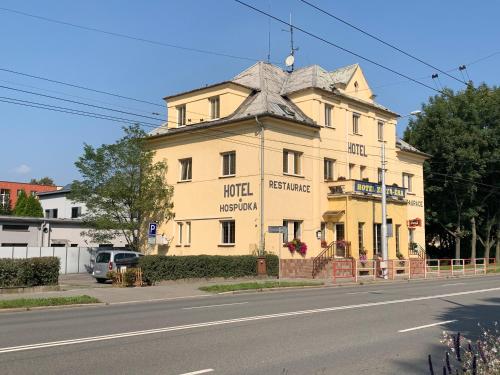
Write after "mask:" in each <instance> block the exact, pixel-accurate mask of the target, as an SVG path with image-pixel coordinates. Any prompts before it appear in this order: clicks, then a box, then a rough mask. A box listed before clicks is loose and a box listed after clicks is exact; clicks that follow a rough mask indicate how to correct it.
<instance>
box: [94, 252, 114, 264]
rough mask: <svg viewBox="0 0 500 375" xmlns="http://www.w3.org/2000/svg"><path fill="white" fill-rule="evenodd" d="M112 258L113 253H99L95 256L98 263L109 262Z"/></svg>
mask: <svg viewBox="0 0 500 375" xmlns="http://www.w3.org/2000/svg"><path fill="white" fill-rule="evenodd" d="M110 259H111V253H99V254H97V257H96V258H95V262H96V263H108V262H109V261H110Z"/></svg>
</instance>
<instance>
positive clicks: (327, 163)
mask: <svg viewBox="0 0 500 375" xmlns="http://www.w3.org/2000/svg"><path fill="white" fill-rule="evenodd" d="M323 165H324V177H325V180H327V181H332V180H333V168H334V166H335V160H332V159H326V158H325V159H324V162H323Z"/></svg>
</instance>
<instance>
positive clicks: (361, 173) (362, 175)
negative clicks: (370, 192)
mask: <svg viewBox="0 0 500 375" xmlns="http://www.w3.org/2000/svg"><path fill="white" fill-rule="evenodd" d="M364 178H366V166H364V165H360V166H359V179H360V180H363V179H364Z"/></svg>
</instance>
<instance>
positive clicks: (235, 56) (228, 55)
mask: <svg viewBox="0 0 500 375" xmlns="http://www.w3.org/2000/svg"><path fill="white" fill-rule="evenodd" d="M0 10H3V11H6V12H10V13H14V14H18V15H21V16H25V17H31V18H36V19H39V20H42V21H46V22H52V23H56V24H59V25H64V26H70V27H74V28H77V29H81V30H86V31H93V32H96V33H101V34H106V35H111V36H114V37H118V38H124V39H129V40H135V41H136V42H143V43H148V44H153V45H157V46H162V47H168V48H176V49H180V50H184V51H190V52H197V53H204V54H207V55H214V56H220V57H228V58H231V59H238V60H246V61H254V62H255V61H259V60H260V59H255V58H253V57H248V56H238V55H233V54H229V53H225V52H216V51H210V50H206V49H201V48H193V47H184V46H181V45H178V44H171V43H165V42H160V41H157V40H151V39H146V38H141V37H137V36H133V35H127V34H122V33H117V32H114V31H108V30H103V29H98V28H95V27H90V26H84V25H78V24H76V23H71V22H66V21H60V20H56V19H54V18H48V17H43V16H38V15H36V14H31V13H27V12H22V11H19V10H15V9H10V8H4V7H0Z"/></svg>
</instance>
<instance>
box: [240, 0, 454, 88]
mask: <svg viewBox="0 0 500 375" xmlns="http://www.w3.org/2000/svg"><path fill="white" fill-rule="evenodd" d="M233 1H235V2H237V3H239V4H241V5H243V6H245V7H247V8H250V9H252V10H254V11H256V12H258V13H261V14H263V15H265V16H267V17H270V18H272V19H274V20H275V21H278V22H280V23H282V24H284V25H287V26H290V24H289V23H288V22H287V21H284V20H282V19H281V18H278V17H276V16H273V15H272V14H269V13H267V12H265V11H263V10H261V9H259V8H256V7H254V6H252V5H250V4H247V3H245V2H243V1H241V0H233ZM293 28H294V29H296V30H299V31H300V32H302V33H304V34H306V35H308V36H310V37H312V38H314V39H317V40H320V41H322V42H323V43H326V44H328V45H330V46H332V47H335V48H338V49H340V50H342V51H344V52H347V53H349V54H351V55H353V56H356V57H358V58H360V59H362V60H364V61H367V62H369V63H370V64H373V65H375V66H378V67H379V68H382V69H384V70H387V71H389V72H391V73H394V74H396V75H398V76H400V77H403V78H406V79H408V80H410V81H412V82H414V83H416V84H418V85H420V86H423V87H426V88H428V89H430V90H432V91H436V92H439V93H440V94H443V95H446V93H445V92H443V91H440V90H437V89H435V88H434V87H432V86H429V85H427V84H425V83H423V82H420V81H419V80H417V79H415V78H412V77H410V76H408V75H406V74H404V73H400V72H398V71H396V70H394V69H392V68H389V67H387V66H385V65H383V64H381V63H379V62H376V61H374V60H372V59H370V58H368V57H364V56H362V55H360V54H359V53H357V52H353V51H351V50H349V49H347V48H345V47H342V46H340V45H338V44H335V43H333V42H331V41H329V40H327V39H325V38H323V37H320V36H318V35H316V34H313V33H312V32H310V31H307V30H305V29H303V28H301V27H299V26H296V25H294V26H293Z"/></svg>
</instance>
